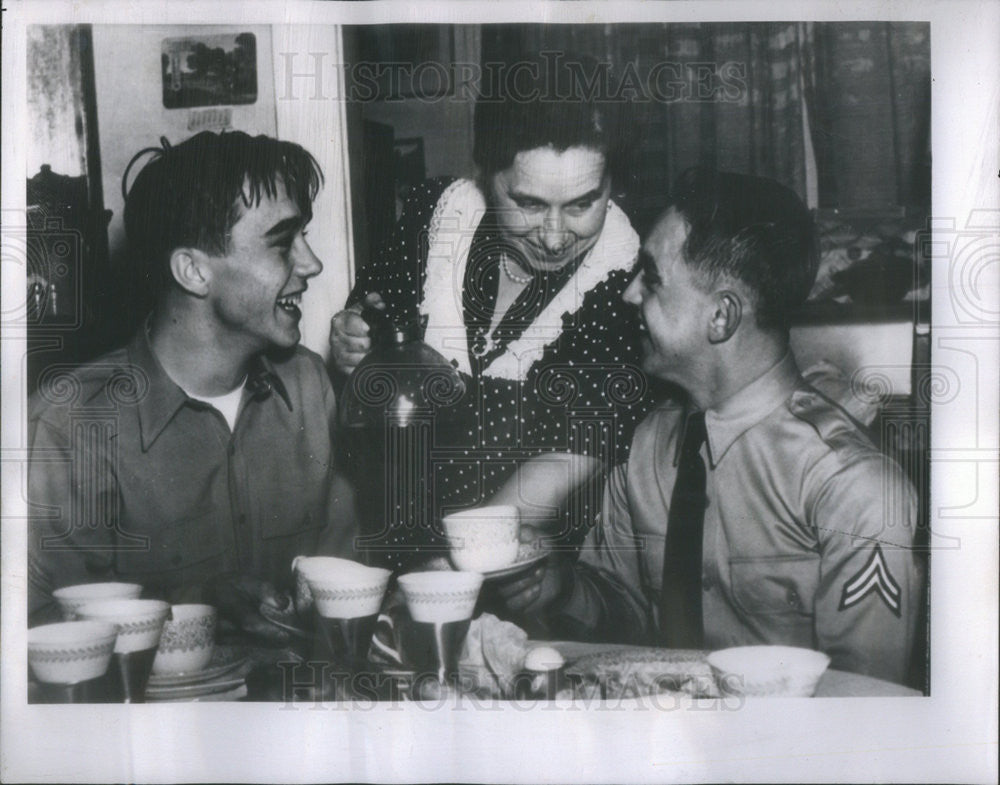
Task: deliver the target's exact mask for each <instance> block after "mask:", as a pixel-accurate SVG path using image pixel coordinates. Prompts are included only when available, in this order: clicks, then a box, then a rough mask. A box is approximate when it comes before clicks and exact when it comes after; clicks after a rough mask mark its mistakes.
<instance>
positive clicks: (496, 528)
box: [441, 504, 521, 572]
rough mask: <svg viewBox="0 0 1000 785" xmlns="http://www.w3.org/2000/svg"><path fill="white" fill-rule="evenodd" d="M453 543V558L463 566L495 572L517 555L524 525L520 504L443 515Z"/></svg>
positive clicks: (511, 562)
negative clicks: (519, 508) (520, 534)
mask: <svg viewBox="0 0 1000 785" xmlns="http://www.w3.org/2000/svg"><path fill="white" fill-rule="evenodd" d="M441 522H442V523H443V524H444V530H445V533H446V534H447V535H448V541H449V543H450V545H451V560H452V561H453V562H454V563H455V566H456V567H458V569H460V570H466V571H468V572H492V571H493V570H502V569H503V568H504V567H509V566H510V565H511V564H513V563H514V561H515V560H516V559H517V551H518V546H519V542H518V532H519V530H520V528H521V521H520V514H519V512H518V509H517V507H515V506H513V505H510V504H503V505H494V506H490V507H476V508H473V509H471V510H463V511H462V512H456V513H452V514H451V515H446V516H444V518H442V519H441Z"/></svg>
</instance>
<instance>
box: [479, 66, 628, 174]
mask: <svg viewBox="0 0 1000 785" xmlns="http://www.w3.org/2000/svg"><path fill="white" fill-rule="evenodd" d="M616 91H617V82H616V79H615V74H614V71H613V69H612V68H611V66H610V64H609V63H605V62H599V61H598V60H596V59H594V58H593V57H590V56H587V55H575V54H570V53H563V52H542V53H540V54H538V55H533V56H529V57H525V58H523V59H520V60H513V61H512V62H509V63H505V64H503V65H502V67H501V66H498V67H496V68H486V69H484V76H483V85H482V87H481V89H480V94H479V98H478V99H477V101H476V108H475V120H474V132H475V139H474V143H473V151H472V154H473V159H474V160H475V163H476V166H477V167H478V170H479V172H478V177H479V183H480V185H481V186H485V185H487V184H488V183H489V182H490V181H491V180H492V178H493V176H494V175H495V174H496V173H497V172H501V171H503V170H504V169H507V168H509V167H510V166H511V165H512V164H513V163H514V157H515V156H516V155H517V154H518V153H521V152H525V151H528V150H534V149H537V148H545V147H551V148H553V149H555V150H557V151H559V152H562V151H565V150H567V149H569V148H571V147H587V148H590V149H593V150H597V151H599V152H601V153H603V154H604V157H605V163H606V166H607V171H608V173H609V174H610V175H611V179H612V187H613V188H616V189H619V188H622V187H623V186H624V183H625V180H626V178H627V177H628V174H629V169H630V158H631V156H632V154H633V153H634V150H635V147H636V145H635V139H634V135H633V130H634V123H632V122H630V120H631V116H632V112H631V102H630V101H629V100H628V98H627V97H624V96H622V95H619V94H617V92H616Z"/></svg>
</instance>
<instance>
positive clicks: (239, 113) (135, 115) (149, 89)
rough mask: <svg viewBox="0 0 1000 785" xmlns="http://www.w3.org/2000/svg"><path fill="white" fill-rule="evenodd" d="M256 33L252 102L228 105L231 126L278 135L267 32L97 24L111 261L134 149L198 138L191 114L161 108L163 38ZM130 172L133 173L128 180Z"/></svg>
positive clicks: (118, 246) (119, 241)
mask: <svg viewBox="0 0 1000 785" xmlns="http://www.w3.org/2000/svg"><path fill="white" fill-rule="evenodd" d="M243 32H249V33H253V34H254V35H255V36H256V37H257V101H256V103H253V104H247V105H243V106H233V107H232V112H233V114H232V127H233V128H235V129H238V130H240V131H246V132H247V133H249V134H269V135H271V136H273V135H274V134H275V131H276V121H275V111H274V73H273V70H272V66H271V57H270V52H271V28H270V27H268V26H253V25H248V26H240V27H236V26H222V25H220V26H215V25H212V26H194V25H169V26H145V25H143V26H139V25H94V28H93V36H94V80H95V85H96V90H97V122H98V134H99V136H100V141H101V168H102V169H103V178H104V206H105V207H107V208H108V209H109V210H111V211H112V212H113V213H114V215H113V216H112V218H111V223H110V224H109V226H108V241H109V246H110V248H111V255H112V258H113V259H115V258H118V257H119V255H120V254H121V252H122V250H123V244H124V241H125V230H124V227H123V226H122V209H123V208H124V201H123V199H122V174H123V173H124V172H125V167H126V166H127V165H128V162H129V161H130V160H131V158H132V156H133V155H135V154H136V153H137V152H139V150H141V149H143V148H144V147H153V146H157V145H159V144H160V137H161V136H165V137H166V138H167V140H168V141H170V143H171V144H177V143H178V142H182V141H183V140H184V139H186V138H187V137H189V136H191V135H192V134H194V133H196V131H194V130H191V129H189V128H188V122H189V120H190V119H191V117H192V112H197V111H198V110H197V109H195V110H192V109H165V108H164V106H163V98H162V78H161V75H160V47H161V43H162V41H163V40H164V39H165V38H178V37H182V36H198V35H220V34H223V33H243ZM134 172H135V170H134V169H133V174H134Z"/></svg>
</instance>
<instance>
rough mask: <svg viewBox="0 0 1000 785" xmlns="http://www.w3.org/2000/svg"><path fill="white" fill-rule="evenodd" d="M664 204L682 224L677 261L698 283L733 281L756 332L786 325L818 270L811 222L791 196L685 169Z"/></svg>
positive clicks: (760, 183)
mask: <svg viewBox="0 0 1000 785" xmlns="http://www.w3.org/2000/svg"><path fill="white" fill-rule="evenodd" d="M670 206H671V207H673V208H674V209H675V210H676V211H677V212H678V213H679V214H680V215H681V217H682V218H683V219H684V221H685V223H686V224H687V227H688V236H687V240H686V241H685V243H684V259H685V261H686V262H687V264H688V266H689V267H690V268H692V269H693V270H695V271H696V273H697V274H698V275H699V276H700V279H701V281H702V283H703V284H704V285H705V286H708V287H714V286H716V285H718V283H719V282H720V281H722V280H724V279H726V278H728V279H730V280H735V281H738V282H739V283H741V284H742V285H743V288H744V289H746V290H747V292H748V293H749V294H750V296H751V297H752V299H753V306H754V311H755V313H756V319H757V324H758V325H759V326H761V327H781V328H785V327H787V325H788V318H789V315H790V314H791V313H792V311H794V310H795V309H796V308H797V307H798V306H800V305H801V304H802V303H804V302H805V300H806V298H807V297H808V296H809V291H810V290H811V289H812V286H813V283H814V281H815V280H816V270H817V267H818V264H819V253H818V247H817V240H816V227H815V223H814V222H813V219H812V216H811V215H810V213H809V210H808V208H807V207H806V206H805V204H803V202H802V200H801V199H800V198H799V197H798V196H797V195H796V194H795V192H794V191H792V190H791V189H790V188H786V187H785V186H783V185H781V184H780V183H778V182H775V181H774V180H769V179H768V178H766V177H754V176H751V175H745V174H734V173H731V172H718V171H714V170H711V169H705V168H701V167H693V168H691V169H688V170H686V171H684V172H683V173H682V174H681V175H680V177H678V178H677V182H676V183H675V185H674V190H673V193H672V194H671V198H670Z"/></svg>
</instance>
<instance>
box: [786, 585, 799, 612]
mask: <svg viewBox="0 0 1000 785" xmlns="http://www.w3.org/2000/svg"><path fill="white" fill-rule="evenodd" d="M786 596H787V598H788V604H789V605H791V606H792V607H793V608H798V607H799V604H800V603H799V593H798V592H797V591H795V589H789V590H788V594H787V595H786Z"/></svg>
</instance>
